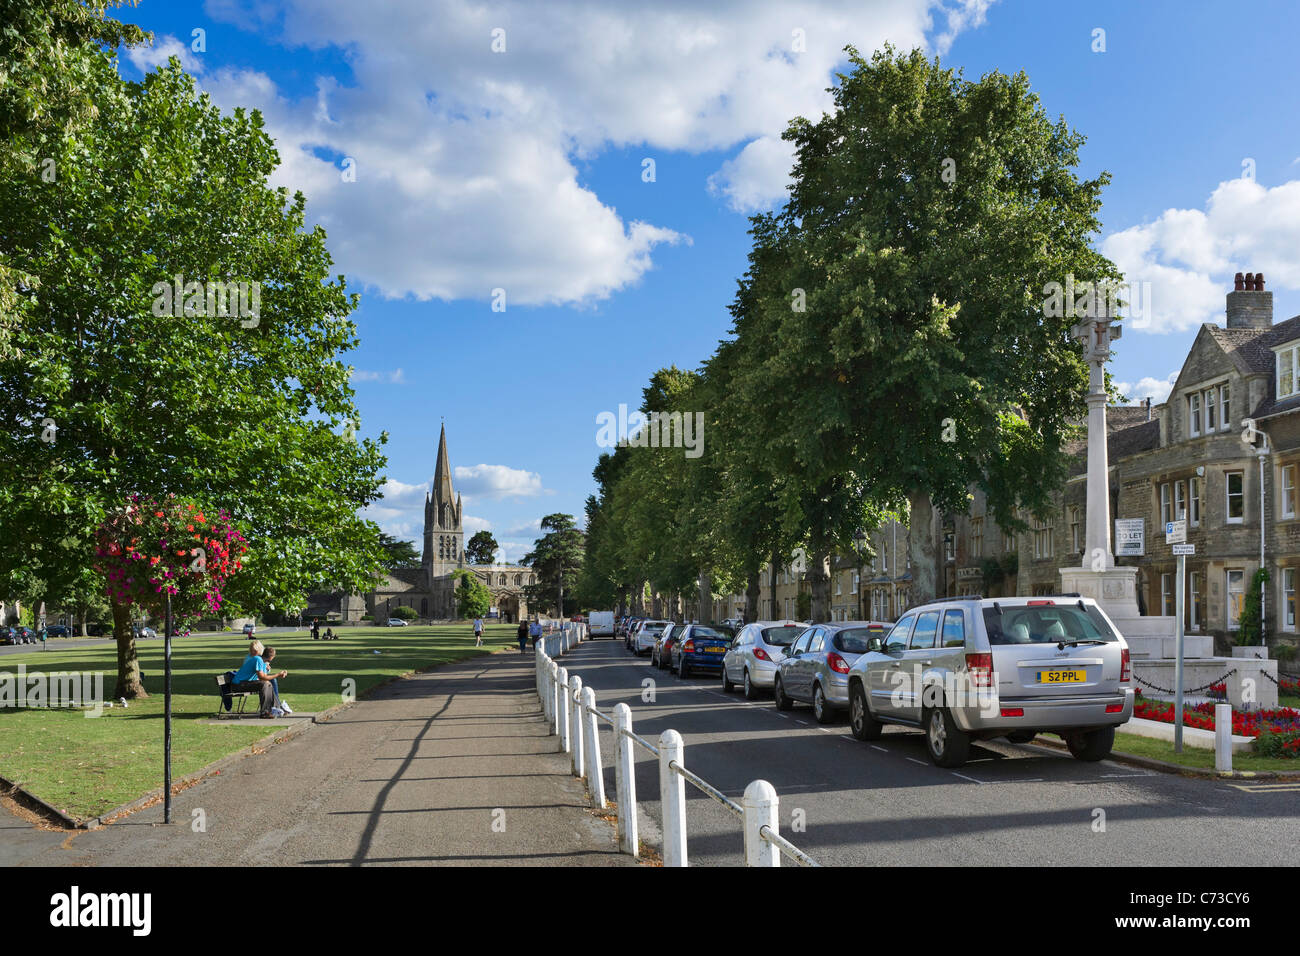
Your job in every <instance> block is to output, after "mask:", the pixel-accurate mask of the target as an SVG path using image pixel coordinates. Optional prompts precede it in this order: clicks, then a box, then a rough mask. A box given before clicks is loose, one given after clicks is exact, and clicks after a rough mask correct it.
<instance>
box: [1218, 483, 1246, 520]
mask: <svg viewBox="0 0 1300 956" xmlns="http://www.w3.org/2000/svg"><path fill="white" fill-rule="evenodd" d="M1234 477H1236V478H1237V479H1238V481H1240V482H1241V490H1240V491H1239V492H1238V493H1237V495H1236V497H1237V498H1238V499H1239V501H1240V510H1241V514H1239V515H1238V516H1237V517H1235V518H1234V517H1233V516H1232V499H1233V494H1232V479H1233V478H1234ZM1223 521H1224V524H1244V523H1245V521H1246V472H1245V471H1225V472H1224V473H1223Z"/></svg>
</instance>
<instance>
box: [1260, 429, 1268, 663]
mask: <svg viewBox="0 0 1300 956" xmlns="http://www.w3.org/2000/svg"><path fill="white" fill-rule="evenodd" d="M1267 453H1268V437H1267V436H1265V437H1264V440H1263V441H1262V442H1260V446H1259V569H1260V570H1261V571H1263V570H1264V516H1265V511H1264V455H1266V454H1267ZM1265 594H1266V585H1265V584H1264V579H1263V576H1262V575H1261V576H1260V581H1259V644H1260V647H1266V646H1267V645H1266V644H1265V642H1264V598H1265Z"/></svg>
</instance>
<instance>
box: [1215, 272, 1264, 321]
mask: <svg viewBox="0 0 1300 956" xmlns="http://www.w3.org/2000/svg"><path fill="white" fill-rule="evenodd" d="M1226 312H1227V327H1228V328H1230V329H1256V330H1258V329H1267V328H1270V327H1271V326H1272V325H1273V293H1272V292H1265V291H1264V273H1262V272H1247V273H1246V275H1245V277H1244V278H1243V277H1242V274H1241V273H1240V272H1238V273H1237V275H1236V276H1235V278H1234V280H1233V290H1232V291H1231V292H1229V293H1228V300H1227V310H1226Z"/></svg>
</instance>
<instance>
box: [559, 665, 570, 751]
mask: <svg viewBox="0 0 1300 956" xmlns="http://www.w3.org/2000/svg"><path fill="white" fill-rule="evenodd" d="M555 718H556V721H557V722H558V726H557V727H556V728H555V731H556V733H558V734H559V735H560V750H561V752H562V753H566V754H567V753H568V752H569V744H570V740H569V670H568V668H566V667H561V668H560V677H559V680H557V681H556V682H555Z"/></svg>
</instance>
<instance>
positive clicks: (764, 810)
mask: <svg viewBox="0 0 1300 956" xmlns="http://www.w3.org/2000/svg"><path fill="white" fill-rule="evenodd" d="M741 806H743V807H744V808H745V865H746V866H780V865H781V851H780V850H778V849H777V848H776V845H775V844H773V843H771V842H769V841H767V840H764V839H763V835H762V833H760V832H759V831H760V830H762V828H763V827H765V826H766V827H767V828H768V829H769V830H771V831H772V833H778V832H779V831H778V830H777V826H778V824H779V822H780V815H779V813H778V812H777V796H776V788H774V787H773V786H772V785H771V784H770V783H768V782H767V781H766V780H755V781H754V782H753V783H751V784H750V785H749V786H748V787H746V788H745V796H744V798H743V799H742V800H741Z"/></svg>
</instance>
